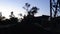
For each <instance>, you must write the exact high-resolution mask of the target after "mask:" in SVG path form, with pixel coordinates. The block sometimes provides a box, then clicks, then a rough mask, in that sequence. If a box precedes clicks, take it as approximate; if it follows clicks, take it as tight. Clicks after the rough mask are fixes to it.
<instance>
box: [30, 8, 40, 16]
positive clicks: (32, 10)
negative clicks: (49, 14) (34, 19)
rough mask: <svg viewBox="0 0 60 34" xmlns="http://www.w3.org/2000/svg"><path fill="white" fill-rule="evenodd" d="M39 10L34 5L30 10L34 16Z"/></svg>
mask: <svg viewBox="0 0 60 34" xmlns="http://www.w3.org/2000/svg"><path fill="white" fill-rule="evenodd" d="M37 10H39V9H38V8H37V7H32V8H31V10H30V12H31V14H32V15H33V16H34V14H36V13H37Z"/></svg>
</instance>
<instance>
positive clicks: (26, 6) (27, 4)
mask: <svg viewBox="0 0 60 34" xmlns="http://www.w3.org/2000/svg"><path fill="white" fill-rule="evenodd" d="M29 7H30V4H29V3H25V7H23V8H24V9H25V10H26V11H28V10H29Z"/></svg>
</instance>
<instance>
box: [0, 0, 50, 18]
mask: <svg viewBox="0 0 60 34" xmlns="http://www.w3.org/2000/svg"><path fill="white" fill-rule="evenodd" d="M25 3H29V4H31V7H33V6H37V7H38V8H39V11H38V13H37V14H36V16H41V15H49V6H50V5H49V0H0V12H2V15H3V16H5V17H7V18H9V15H10V12H11V11H13V12H14V15H15V16H16V17H19V15H18V14H19V13H22V14H26V11H25V10H24V9H23V8H22V7H23V6H24V4H25Z"/></svg>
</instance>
